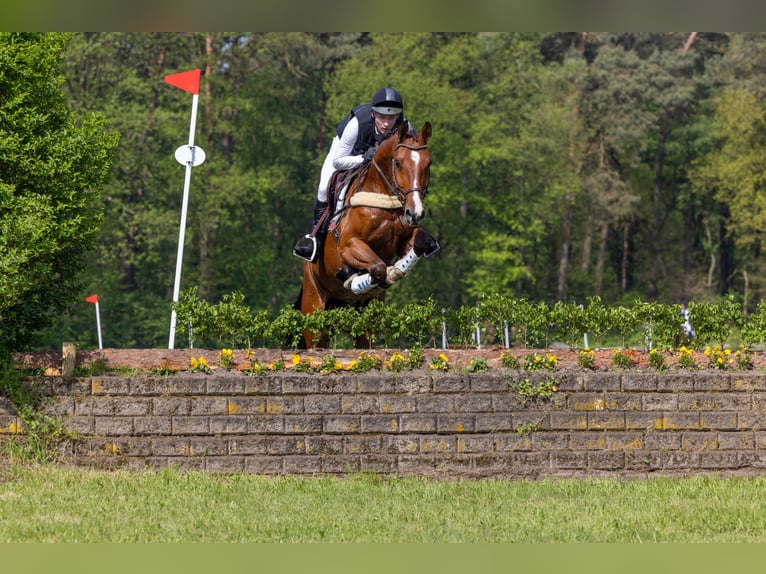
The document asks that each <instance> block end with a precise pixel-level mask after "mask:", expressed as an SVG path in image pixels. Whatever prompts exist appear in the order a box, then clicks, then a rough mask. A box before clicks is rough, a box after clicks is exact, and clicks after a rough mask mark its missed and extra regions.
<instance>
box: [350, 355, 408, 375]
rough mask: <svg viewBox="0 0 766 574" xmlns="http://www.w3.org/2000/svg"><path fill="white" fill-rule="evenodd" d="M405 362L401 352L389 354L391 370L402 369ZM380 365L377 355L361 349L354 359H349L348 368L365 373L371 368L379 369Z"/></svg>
mask: <svg viewBox="0 0 766 574" xmlns="http://www.w3.org/2000/svg"><path fill="white" fill-rule="evenodd" d="M405 363H406V362H405V359H404V357H403V356H402V355H401V354H399V353H394V355H392V356H391V359H390V363H389V366H390V369H391V370H392V371H401V370H404V366H405ZM382 365H383V361H382V360H381V359H380V356H379V355H373V354H371V353H366V352H364V351H363V352H361V353H359V355H358V356H357V358H356V359H354V360H353V361H351V365H350V366H349V368H348V370H349V371H351V372H352V373H366V372H367V371H371V370H372V369H380V368H381V367H382Z"/></svg>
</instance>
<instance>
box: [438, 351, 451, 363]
mask: <svg viewBox="0 0 766 574" xmlns="http://www.w3.org/2000/svg"><path fill="white" fill-rule="evenodd" d="M439 358H440V359H441V360H442V361H444V362H445V363H447V362H449V359H448V358H447V355H445V354H444V353H439Z"/></svg>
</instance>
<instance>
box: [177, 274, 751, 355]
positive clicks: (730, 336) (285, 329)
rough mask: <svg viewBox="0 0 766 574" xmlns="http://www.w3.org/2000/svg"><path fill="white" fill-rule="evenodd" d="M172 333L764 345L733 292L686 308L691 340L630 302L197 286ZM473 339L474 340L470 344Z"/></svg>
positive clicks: (663, 310)
mask: <svg viewBox="0 0 766 574" xmlns="http://www.w3.org/2000/svg"><path fill="white" fill-rule="evenodd" d="M173 308H174V310H175V311H176V315H177V320H178V326H179V328H178V332H179V333H184V332H185V331H186V330H185V329H184V328H182V326H190V327H191V328H190V329H188V332H189V334H190V335H189V340H188V341H187V343H188V345H189V347H194V346H197V347H200V346H204V347H207V348H210V347H231V348H235V347H247V348H251V347H271V348H275V347H277V348H288V349H289V348H292V349H295V348H299V347H300V346H301V343H302V333H303V332H304V331H308V332H310V333H312V334H314V335H315V336H318V335H320V334H323V335H324V336H326V338H327V339H326V341H327V343H326V344H327V346H328V347H330V348H352V347H353V346H354V341H358V340H361V339H364V340H367V341H370V343H368V347H370V348H372V347H384V348H408V347H410V346H422V347H428V346H432V347H437V348H440V347H444V346H445V345H447V346H451V347H454V346H466V347H476V346H478V345H497V346H504V347H523V348H549V347H550V346H552V345H553V343H554V342H556V343H563V344H566V345H568V346H570V347H572V348H585V347H603V346H611V347H623V348H627V347H643V348H656V349H660V350H672V349H676V348H679V347H681V346H686V347H688V348H692V347H693V348H703V347H704V346H706V345H720V346H721V347H724V346H725V345H727V344H731V342H732V340H735V342H736V343H737V344H744V345H746V346H748V347H752V346H754V345H757V344H759V343H763V342H764V341H766V302H761V303H759V304H758V306H757V309H756V312H755V313H754V314H752V315H750V316H749V317H748V318H747V320H745V317H744V315H743V313H742V308H741V306H740V305H739V304H737V303H736V302H735V301H734V300H733V298H732V297H725V298H722V299H720V300H719V301H716V302H709V303H696V302H690V303H689V305H688V312H689V318H690V320H691V323H692V325H693V328H694V331H695V336H694V338H693V339H691V340H690V339H689V338H688V337H686V336H685V334H684V332H683V329H682V324H683V321H684V318H683V315H682V306H681V305H680V304H674V305H665V304H661V303H655V302H645V301H641V300H636V301H635V302H634V303H633V305H632V306H629V307H627V306H606V305H604V304H603V303H602V302H601V299H600V298H599V297H592V298H588V299H587V301H586V302H585V303H584V304H577V303H574V302H571V303H563V302H557V303H555V304H553V305H549V304H547V303H545V302H532V301H528V300H527V299H514V298H510V297H506V296H504V295H497V294H495V295H487V296H484V297H483V298H481V299H480V300H479V302H478V303H477V304H476V305H475V306H467V307H460V308H459V309H445V308H440V307H438V306H437V305H436V303H435V302H434V301H433V299H430V298H429V299H425V300H421V301H418V302H414V303H408V304H406V305H395V304H392V303H386V304H383V303H380V302H379V301H377V300H374V301H372V303H370V304H369V305H368V306H367V307H365V308H363V309H355V308H350V307H347V308H339V309H331V310H327V311H318V312H316V313H314V314H312V315H302V314H301V313H300V311H298V310H297V309H295V308H293V307H292V306H290V307H284V308H282V309H281V310H280V312H279V313H278V314H277V315H276V316H273V315H270V314H269V313H268V312H266V311H255V312H254V311H252V310H251V309H249V308H248V307H247V305H245V302H244V296H243V295H242V294H241V293H239V292H235V293H232V294H230V295H225V296H224V297H223V298H222V300H221V301H220V302H218V303H216V304H210V303H208V302H206V301H204V300H202V299H200V298H199V297H198V295H197V289H196V288H191V289H187V290H184V291H182V292H181V295H180V297H179V301H178V302H177V303H174V304H173ZM477 335H478V342H477Z"/></svg>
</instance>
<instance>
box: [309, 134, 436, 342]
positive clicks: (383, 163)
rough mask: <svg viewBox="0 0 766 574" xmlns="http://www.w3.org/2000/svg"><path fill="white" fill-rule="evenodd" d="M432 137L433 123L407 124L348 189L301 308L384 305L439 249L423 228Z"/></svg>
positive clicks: (312, 269) (312, 268)
mask: <svg viewBox="0 0 766 574" xmlns="http://www.w3.org/2000/svg"><path fill="white" fill-rule="evenodd" d="M430 139H431V124H430V123H429V122H425V124H423V127H422V129H421V130H420V132H419V133H418V132H417V131H416V130H415V128H414V127H413V126H412V124H410V123H409V122H403V123H402V124H401V126H399V128H398V129H397V130H396V132H395V133H394V134H392V135H391V136H390V137H388V138H387V139H386V140H384V141H383V142H382V143H381V144H380V145H379V146H378V148H377V150H376V152H375V155H374V156H373V158H372V161H371V162H370V163H369V164H367V166H366V167H365V168H363V169H362V170H361V171H360V172H359V173H358V174H357V175H354V176H349V181H348V183H345V184H343V185H342V188H341V190H340V191H339V193H338V195H339V197H342V199H338V200H337V207H336V209H335V214H334V215H333V217H332V220H331V221H330V224H329V230H328V232H327V236H326V238H325V240H324V241H323V243H322V247H321V253H320V256H319V257H318V258H317V260H316V261H315V262H313V263H311V262H308V261H307V262H305V263H304V265H303V283H302V287H301V291H300V294H299V295H298V300H297V301H296V305H295V306H296V308H298V309H300V311H301V313H303V314H304V315H306V314H309V313H313V312H315V311H321V310H327V309H331V308H334V307H341V306H353V307H357V308H362V307H364V306H365V305H367V304H368V303H369V302H370V301H372V300H373V299H378V300H380V301H383V299H384V298H385V295H386V289H387V288H388V287H389V286H391V285H393V284H394V283H396V282H397V281H399V280H400V279H402V278H403V277H404V276H405V275H406V274H407V272H408V271H409V270H410V269H411V268H412V266H413V265H414V264H415V263H416V262H417V261H418V259H419V258H420V257H421V256H424V255H425V256H429V255H431V254H432V253H434V252H435V251H437V250H438V249H439V244H438V242H436V241H435V240H434V239H433V238H432V237H431V236H430V235H429V234H428V233H427V232H425V231H424V230H423V229H422V228H421V227H420V223H421V221H422V220H423V217H424V216H425V211H424V201H425V198H426V195H427V194H428V184H429V181H430V165H431V153H430V151H429V149H428V142H429V140H430ZM331 205H332V204H331ZM303 339H304V341H303V342H304V344H305V347H306V348H307V349H310V348H312V347H313V346H314V343H315V342H316V341H315V340H314V337H313V336H312V334H311V333H309V332H304V333H303ZM321 341H322V342H326V338H324V339H321ZM357 343H358V342H357Z"/></svg>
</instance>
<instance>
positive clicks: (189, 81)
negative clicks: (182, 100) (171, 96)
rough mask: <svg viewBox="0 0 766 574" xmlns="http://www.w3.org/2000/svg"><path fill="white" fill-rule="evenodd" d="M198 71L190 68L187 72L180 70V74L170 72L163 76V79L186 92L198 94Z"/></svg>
mask: <svg viewBox="0 0 766 574" xmlns="http://www.w3.org/2000/svg"><path fill="white" fill-rule="evenodd" d="M199 73H200V70H199V68H197V69H196V70H191V71H189V72H181V73H180V74H170V75H169V76H165V81H166V82H167V83H168V84H170V85H171V86H175V87H176V88H181V89H182V90H184V91H186V92H191V93H192V94H199Z"/></svg>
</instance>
